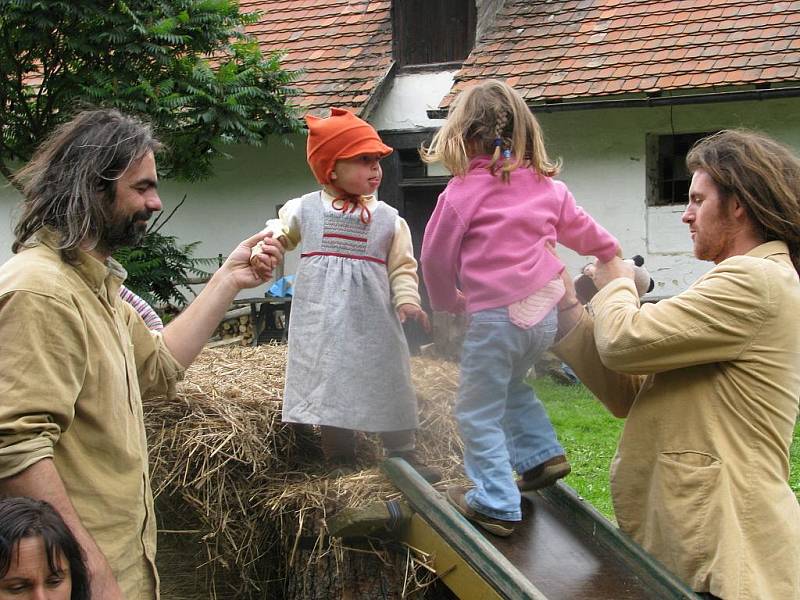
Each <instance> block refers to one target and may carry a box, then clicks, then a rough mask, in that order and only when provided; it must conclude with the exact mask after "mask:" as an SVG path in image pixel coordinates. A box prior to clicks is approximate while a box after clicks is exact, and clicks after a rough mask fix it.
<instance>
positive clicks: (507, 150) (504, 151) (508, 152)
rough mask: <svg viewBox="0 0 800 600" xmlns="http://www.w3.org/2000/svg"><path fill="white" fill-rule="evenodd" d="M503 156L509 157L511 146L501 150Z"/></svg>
mask: <svg viewBox="0 0 800 600" xmlns="http://www.w3.org/2000/svg"><path fill="white" fill-rule="evenodd" d="M503 158H505V159H506V160H508V159H509V158H511V148H506V149H505V150H503Z"/></svg>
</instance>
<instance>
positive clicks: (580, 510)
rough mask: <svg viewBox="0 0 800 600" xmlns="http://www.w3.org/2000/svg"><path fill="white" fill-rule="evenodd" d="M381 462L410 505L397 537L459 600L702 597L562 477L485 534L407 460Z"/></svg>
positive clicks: (531, 495)
mask: <svg viewBox="0 0 800 600" xmlns="http://www.w3.org/2000/svg"><path fill="white" fill-rule="evenodd" d="M382 468H383V470H384V472H385V473H386V475H387V476H388V477H389V478H390V480H391V481H392V482H393V483H394V484H395V485H396V486H397V487H398V489H400V491H401V492H403V495H404V496H405V500H406V502H408V504H409V505H410V506H411V508H412V509H413V511H414V514H413V516H412V518H411V520H410V521H409V522H408V523H407V525H405V526H404V527H403V528H402V529H401V530H400V531H399V537H400V538H401V539H402V540H403V541H405V542H406V543H408V544H409V545H411V546H413V547H415V548H418V549H420V550H422V551H424V552H426V553H428V554H430V555H431V556H432V557H433V563H434V568H435V569H436V572H437V573H438V574H439V575H440V577H441V580H442V581H443V582H444V583H445V584H446V585H447V586H448V587H449V588H450V589H451V590H452V591H453V593H454V594H455V595H456V596H457V597H458V598H460V599H462V600H472V599H475V600H478V599H480V600H483V599H491V598H507V599H513V600H523V599H531V600H582V599H587V600H588V599H591V600H640V599H647V600H660V599H692V598H699V596H697V595H696V594H694V593H693V592H692V591H691V590H690V589H689V588H687V587H686V585H685V584H684V583H683V582H682V581H680V580H679V579H677V578H676V577H675V576H674V575H672V574H671V573H669V572H668V571H667V570H666V569H664V567H663V566H661V565H660V563H658V562H657V561H656V560H655V559H654V558H652V557H651V556H650V555H649V554H647V553H646V552H645V551H644V550H643V549H642V548H641V547H639V546H638V545H637V544H635V543H634V542H633V541H631V540H630V539H629V538H628V537H627V536H625V535H624V534H622V533H620V532H619V531H618V530H617V529H616V528H615V527H614V526H613V525H611V523H609V522H608V521H607V520H606V519H605V517H603V516H602V515H601V514H600V513H598V512H597V511H596V510H595V509H594V508H592V507H591V506H590V505H588V504H587V503H586V502H584V501H583V500H581V499H580V498H579V497H578V496H577V494H575V492H574V491H573V490H572V489H571V488H569V487H568V486H566V485H564V484H562V483H560V482H559V483H558V484H556V485H555V486H553V487H551V488H548V489H546V490H542V491H540V492H532V493H528V494H526V495H525V496H524V500H523V514H524V518H523V521H522V523H521V524H520V525H519V526H518V527H517V530H516V531H515V532H514V534H513V535H512V536H510V537H508V538H499V537H495V536H492V535H490V534H486V536H485V537H484V535H483V534H481V533H479V532H478V530H477V529H475V527H474V526H473V525H472V524H470V523H469V522H468V521H467V520H466V519H464V517H462V516H461V515H460V514H459V513H458V512H457V511H456V510H455V509H454V508H453V507H451V506H450V505H449V503H448V502H447V500H446V499H445V498H444V496H443V495H442V494H440V493H439V492H437V491H436V490H435V489H433V487H431V485H430V484H428V483H427V482H426V481H425V480H424V479H422V477H420V476H419V475H418V474H417V472H416V471H414V469H413V468H412V467H410V466H409V465H408V464H407V463H406V462H405V461H403V460H402V459H397V458H393V459H390V460H387V461H385V462H384V463H383V466H382Z"/></svg>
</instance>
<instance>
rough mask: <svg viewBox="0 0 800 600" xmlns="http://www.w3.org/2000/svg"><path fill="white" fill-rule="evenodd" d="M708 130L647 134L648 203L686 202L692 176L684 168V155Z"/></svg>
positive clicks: (650, 204) (663, 204)
mask: <svg viewBox="0 0 800 600" xmlns="http://www.w3.org/2000/svg"><path fill="white" fill-rule="evenodd" d="M712 133H714V132H713V131H706V132H702V133H681V134H677V135H649V136H648V140H647V166H648V168H647V172H648V185H647V204H648V206H667V205H670V204H686V203H687V202H688V201H689V184H690V183H691V181H692V176H691V175H690V174H689V171H688V169H687V168H686V155H687V154H688V152H689V150H690V149H691V147H692V146H693V145H694V143H695V142H697V141H698V140H700V139H702V138H704V137H706V136H709V135H711V134H712Z"/></svg>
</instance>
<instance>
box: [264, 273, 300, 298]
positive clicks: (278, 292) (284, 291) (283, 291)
mask: <svg viewBox="0 0 800 600" xmlns="http://www.w3.org/2000/svg"><path fill="white" fill-rule="evenodd" d="M293 291H294V275H287V276H286V277H281V278H280V279H278V281H276V282H275V283H273V284H272V287H271V288H269V290H267V295H268V296H275V297H276V298H290V297H291V296H292V292H293Z"/></svg>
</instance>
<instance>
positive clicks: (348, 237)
mask: <svg viewBox="0 0 800 600" xmlns="http://www.w3.org/2000/svg"><path fill="white" fill-rule="evenodd" d="M322 237H324V238H340V239H343V240H350V241H353V242H366V241H367V238H365V237H356V236H354V235H344V234H343V233H323V234H322Z"/></svg>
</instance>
